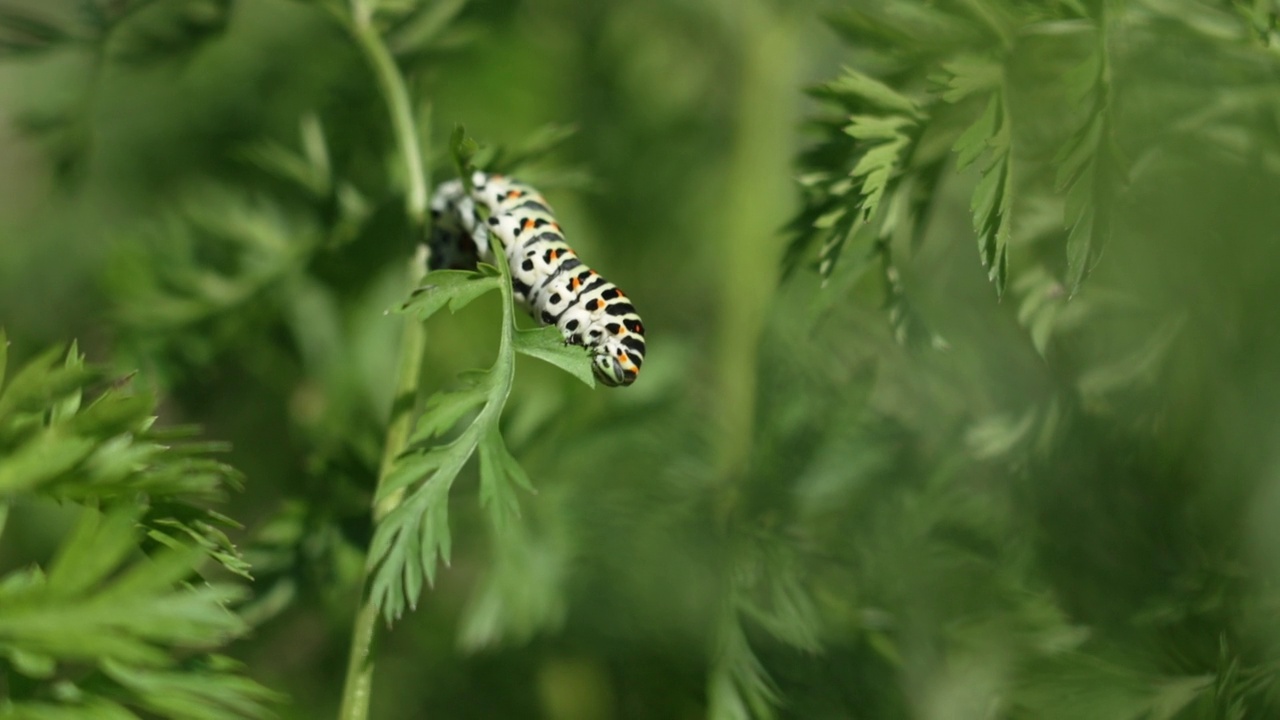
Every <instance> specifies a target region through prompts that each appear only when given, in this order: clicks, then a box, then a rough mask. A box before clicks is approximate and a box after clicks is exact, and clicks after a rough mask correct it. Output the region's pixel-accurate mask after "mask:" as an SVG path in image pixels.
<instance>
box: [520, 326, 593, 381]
mask: <svg viewBox="0 0 1280 720" xmlns="http://www.w3.org/2000/svg"><path fill="white" fill-rule="evenodd" d="M515 350H516V352H518V353H522V354H524V355H528V356H530V357H535V358H538V359H539V360H544V361H546V362H549V363H551V364H552V365H555V366H556V367H558V368H560V369H561V370H564V371H565V372H567V373H569V374H570V375H572V376H574V377H576V378H578V379H579V380H581V381H582V382H584V383H586V385H587V387H592V388H593V387H595V386H596V380H595V375H594V374H593V373H592V371H591V353H590V352H588V351H587V350H586V349H585V348H582V347H579V346H577V345H569V344H567V343H565V341H564V336H563V335H561V334H560V331H559V330H557V329H556V328H555V327H552V326H547V327H541V328H537V329H536V330H516V334H515Z"/></svg>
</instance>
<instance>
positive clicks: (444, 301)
mask: <svg viewBox="0 0 1280 720" xmlns="http://www.w3.org/2000/svg"><path fill="white" fill-rule="evenodd" d="M498 287H499V279H498V278H497V277H495V276H491V275H484V274H482V273H479V272H472V271H469V270H435V271H432V272H429V273H427V274H426V276H425V277H423V278H422V282H421V283H420V284H419V286H418V288H417V289H415V290H414V291H413V293H412V294H411V295H410V296H409V300H408V301H407V302H405V303H404V305H402V306H401V307H400V310H401V312H408V313H413V314H415V315H417V316H418V319H419V320H426V319H427V318H429V317H431V316H432V315H434V314H436V313H437V312H439V311H440V309H441V308H443V307H445V305H448V306H449V311H450V312H457V311H458V310H461V309H462V308H464V307H466V306H467V304H468V303H470V302H471V301H472V300H475V299H476V298H478V297H480V296H481V295H484V294H485V293H487V292H490V291H492V290H496V289H498Z"/></svg>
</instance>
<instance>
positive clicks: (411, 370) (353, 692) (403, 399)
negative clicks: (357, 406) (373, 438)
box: [338, 261, 426, 720]
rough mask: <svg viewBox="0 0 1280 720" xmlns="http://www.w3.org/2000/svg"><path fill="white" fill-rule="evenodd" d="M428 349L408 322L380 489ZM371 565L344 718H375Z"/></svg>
mask: <svg viewBox="0 0 1280 720" xmlns="http://www.w3.org/2000/svg"><path fill="white" fill-rule="evenodd" d="M421 265H422V263H421V262H420V261H415V263H414V272H413V274H414V276H415V278H417V277H421V275H422V268H421ZM425 349H426V330H425V328H424V327H423V324H422V322H421V321H420V320H418V319H417V318H416V317H412V316H409V317H407V318H406V319H405V325H404V333H403V335H402V336H401V340H400V372H399V377H398V379H397V380H396V394H395V401H394V404H393V406H392V415H391V422H390V424H389V426H388V427H387V442H386V445H385V446H384V447H383V450H382V465H381V467H380V468H379V470H378V486H379V487H381V485H382V483H383V481H384V480H385V479H386V477H387V474H388V473H389V472H390V471H391V468H392V466H394V465H395V459H396V456H398V455H399V454H400V452H401V451H402V450H403V449H404V445H405V441H406V440H407V439H408V438H409V431H410V429H412V427H413V418H414V415H415V413H414V409H415V405H416V403H415V402H414V401H415V400H416V396H417V391H418V380H419V378H420V377H421V375H422V355H423V350H425ZM403 496H404V493H403V492H399V493H392V494H391V495H389V496H388V497H386V498H383V500H382V501H381V502H379V503H377V504H376V505H375V506H374V508H373V522H374V525H377V524H378V523H379V522H381V521H382V518H384V517H386V515H387V513H389V512H391V511H392V510H393V509H395V507H396V506H397V505H399V504H400V502H401V500H402V499H403ZM370 569H371V568H369V567H368V566H367V565H366V567H365V570H364V577H363V578H362V580H361V588H360V597H361V600H360V610H359V611H358V612H357V614H356V619H355V625H354V627H352V630H351V654H350V656H349V657H348V658H347V678H346V682H345V684H344V686H343V690H342V707H341V710H340V713H339V715H338V717H339V718H340V720H365V718H368V717H369V699H370V694H371V691H372V686H373V670H374V659H373V645H374V636H375V634H376V632H377V622H378V615H379V612H378V608H377V606H376V605H374V603H373V599H372V598H371V597H370V596H369V572H370Z"/></svg>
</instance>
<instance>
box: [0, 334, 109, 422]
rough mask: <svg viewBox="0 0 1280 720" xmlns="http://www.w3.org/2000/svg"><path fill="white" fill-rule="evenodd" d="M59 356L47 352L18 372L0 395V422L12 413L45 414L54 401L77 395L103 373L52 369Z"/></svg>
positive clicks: (80, 369)
mask: <svg viewBox="0 0 1280 720" xmlns="http://www.w3.org/2000/svg"><path fill="white" fill-rule="evenodd" d="M61 354H62V351H61V350H60V349H59V348H50V349H49V350H47V351H45V352H43V353H41V354H40V355H39V356H37V357H36V358H34V359H33V360H31V361H30V362H28V363H27V364H26V365H24V366H23V367H22V369H21V370H19V371H18V372H17V373H16V374H15V375H14V376H13V378H12V379H11V380H10V381H9V384H8V385H7V386H6V387H5V388H4V393H3V395H0V418H3V417H4V416H5V415H7V414H8V413H11V412H31V411H34V410H44V409H45V408H47V407H48V406H49V405H50V404H52V403H53V402H54V401H55V400H61V399H63V398H65V397H66V396H68V395H70V394H72V393H76V392H78V391H80V390H81V389H83V388H84V387H85V386H87V385H89V384H90V383H92V382H94V381H96V380H98V379H99V378H100V377H101V375H102V373H101V372H99V371H98V370H96V369H93V368H84V367H70V368H67V367H63V368H57V369H55V368H53V363H54V362H55V361H56V360H57V358H58V356H59V355H61Z"/></svg>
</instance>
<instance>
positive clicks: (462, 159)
mask: <svg viewBox="0 0 1280 720" xmlns="http://www.w3.org/2000/svg"><path fill="white" fill-rule="evenodd" d="M479 150H480V146H479V145H478V144H477V143H476V141H475V140H474V139H472V138H471V136H469V135H467V130H466V128H464V127H463V126H462V125H455V126H454V128H453V135H452V136H451V137H450V138H449V154H450V156H452V157H453V164H454V167H455V168H456V169H457V171H458V177H459V178H460V179H461V180H462V185H463V186H464V187H465V188H466V189H467V192H471V173H472V171H473V170H474V168H473V166H472V163H473V162H474V159H475V156H476V153H477V152H479Z"/></svg>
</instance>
